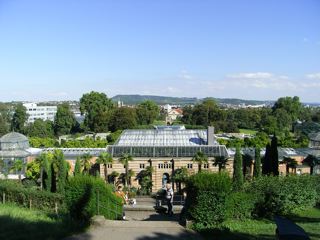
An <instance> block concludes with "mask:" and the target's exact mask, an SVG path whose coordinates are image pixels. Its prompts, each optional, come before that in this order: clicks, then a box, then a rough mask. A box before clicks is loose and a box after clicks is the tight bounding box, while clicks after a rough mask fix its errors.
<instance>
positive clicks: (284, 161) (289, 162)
mask: <svg viewBox="0 0 320 240" xmlns="http://www.w3.org/2000/svg"><path fill="white" fill-rule="evenodd" d="M293 161H295V160H294V159H293V158H291V157H283V159H282V161H281V163H282V164H285V165H286V175H289V169H290V166H291V165H292V162H293ZM295 162H296V161H295Z"/></svg>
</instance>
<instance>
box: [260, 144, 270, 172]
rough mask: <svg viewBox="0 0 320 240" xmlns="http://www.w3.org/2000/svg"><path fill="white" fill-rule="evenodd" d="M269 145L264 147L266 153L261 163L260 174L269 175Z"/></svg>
mask: <svg viewBox="0 0 320 240" xmlns="http://www.w3.org/2000/svg"><path fill="white" fill-rule="evenodd" d="M270 148H271V146H270V143H268V144H267V146H266V153H265V155H264V159H263V162H262V174H264V175H269V174H270V173H271V159H270Z"/></svg>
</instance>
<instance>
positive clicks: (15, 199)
mask: <svg viewBox="0 0 320 240" xmlns="http://www.w3.org/2000/svg"><path fill="white" fill-rule="evenodd" d="M0 196H1V202H3V201H4V200H5V202H12V203H15V204H17V205H20V206H23V207H28V208H30V207H31V208H35V209H39V210H45V211H50V212H53V211H55V210H58V212H65V210H66V208H65V205H64V201H63V196H62V195H60V194H57V193H51V192H47V191H40V190H37V189H34V188H27V187H24V186H23V185H22V184H20V183H18V182H14V181H12V180H0ZM3 198H5V199H3ZM56 207H57V209H56Z"/></svg>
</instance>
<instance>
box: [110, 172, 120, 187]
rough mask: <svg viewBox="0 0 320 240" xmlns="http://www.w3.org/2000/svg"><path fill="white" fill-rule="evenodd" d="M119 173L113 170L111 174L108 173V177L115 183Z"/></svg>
mask: <svg viewBox="0 0 320 240" xmlns="http://www.w3.org/2000/svg"><path fill="white" fill-rule="evenodd" d="M119 175H120V174H119V173H118V172H116V171H113V172H112V173H111V174H110V177H111V179H112V180H111V181H112V182H113V185H115V184H116V181H115V180H116V177H119Z"/></svg>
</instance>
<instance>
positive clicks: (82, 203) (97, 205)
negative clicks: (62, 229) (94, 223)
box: [66, 175, 122, 221]
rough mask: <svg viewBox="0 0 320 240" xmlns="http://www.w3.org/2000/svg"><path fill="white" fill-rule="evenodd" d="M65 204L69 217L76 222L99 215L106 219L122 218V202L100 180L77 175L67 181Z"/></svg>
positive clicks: (110, 188)
mask: <svg viewBox="0 0 320 240" xmlns="http://www.w3.org/2000/svg"><path fill="white" fill-rule="evenodd" d="M66 203H67V207H68V209H69V211H70V215H71V216H72V217H73V218H74V219H77V220H84V221H87V220H89V219H90V218H91V217H92V216H94V215H97V214H100V215H103V216H104V217H105V218H107V219H118V218H120V217H121V216H122V200H121V199H119V198H118V197H116V196H115V195H114V194H113V192H112V187H111V186H110V185H106V184H105V182H104V181H103V180H102V179H101V178H96V177H93V176H89V175H78V176H75V177H73V178H71V179H70V180H69V183H68V185H67V187H66Z"/></svg>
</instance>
